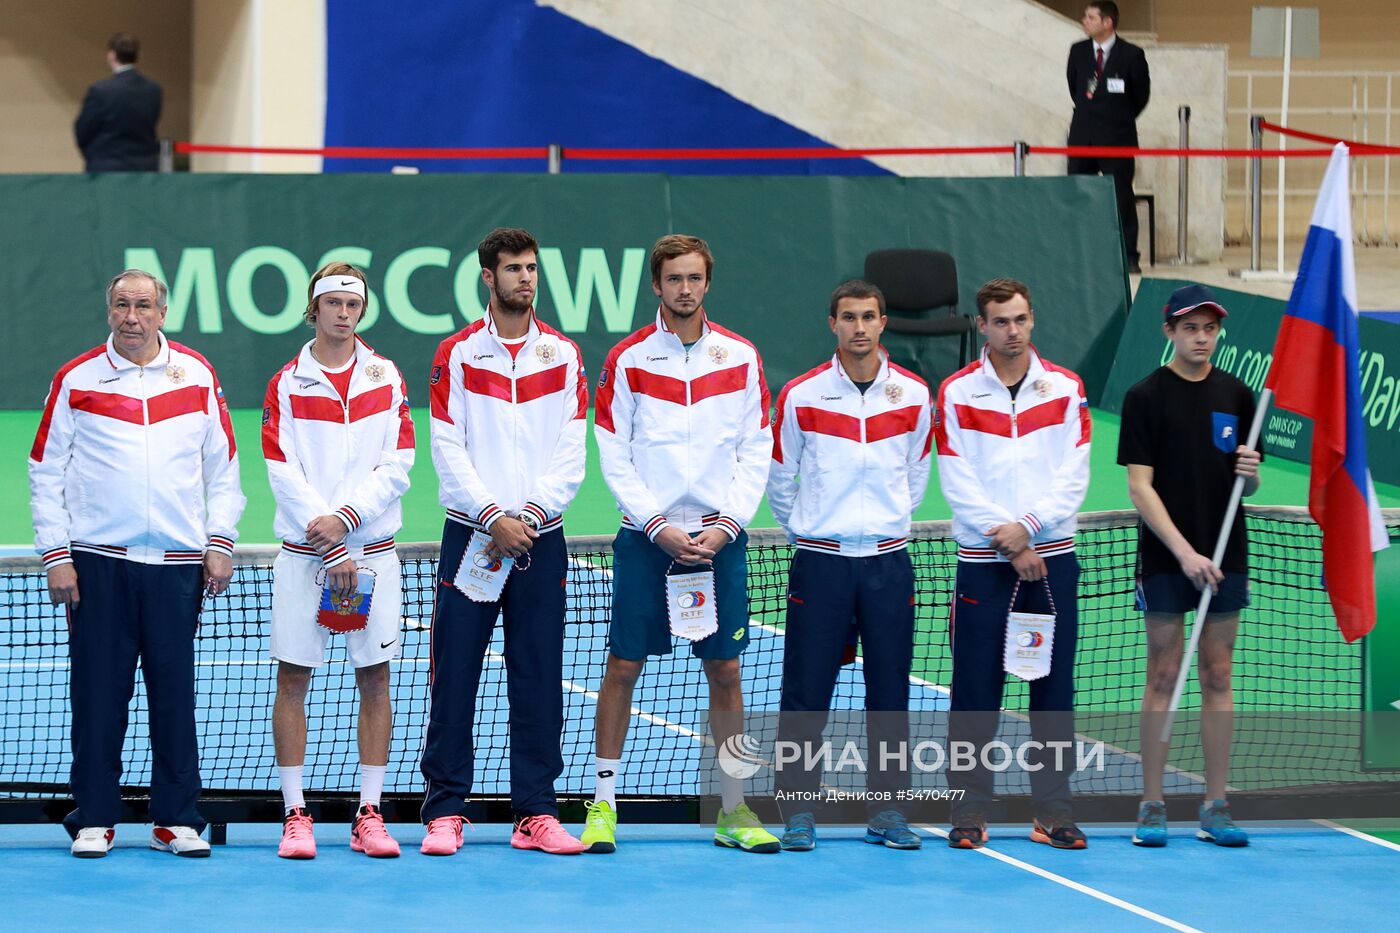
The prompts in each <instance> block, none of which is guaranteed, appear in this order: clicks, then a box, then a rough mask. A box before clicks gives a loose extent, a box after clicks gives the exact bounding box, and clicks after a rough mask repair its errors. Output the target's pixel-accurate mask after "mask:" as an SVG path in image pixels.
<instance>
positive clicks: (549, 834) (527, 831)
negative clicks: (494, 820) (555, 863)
mask: <svg viewBox="0 0 1400 933" xmlns="http://www.w3.org/2000/svg"><path fill="white" fill-rule="evenodd" d="M510 844H511V846H512V847H514V848H516V849H539V850H540V851H541V852H548V853H549V854H550V855H578V854H579V853H580V852H582V851H583V850H584V845H583V843H581V842H579V841H578V840H577V839H575V838H574V837H573V836H570V835H569V831H568V830H567V829H565V828H564V827H563V826H561V825H559V820H558V819H557V818H555V817H552V816H548V815H546V814H543V813H541V814H539V815H537V816H527V817H525V818H524V819H522V820H520V821H519V822H517V823H516V824H515V832H513V833H511V835H510Z"/></svg>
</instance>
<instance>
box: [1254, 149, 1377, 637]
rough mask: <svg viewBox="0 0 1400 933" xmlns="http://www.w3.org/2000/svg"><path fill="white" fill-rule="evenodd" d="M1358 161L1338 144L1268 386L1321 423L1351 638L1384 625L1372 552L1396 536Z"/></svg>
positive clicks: (1314, 503)
mask: <svg viewBox="0 0 1400 933" xmlns="http://www.w3.org/2000/svg"><path fill="white" fill-rule="evenodd" d="M1349 163H1350V156H1349V153H1348V151H1347V147H1346V146H1345V145H1344V144H1342V143H1338V144H1337V145H1336V146H1335V147H1334V148H1333V150H1332V160H1331V162H1329V163H1328V166H1327V175H1326V177H1324V178H1323V181H1322V190H1321V191H1320V192H1318V196H1317V206H1316V207H1314V208H1313V216H1312V225H1311V226H1310V227H1309V228H1308V239H1307V242H1306V244H1305V245H1304V246H1303V258H1302V259H1301V260H1300V261H1299V263H1298V278H1297V280H1296V281H1295V282H1294V284H1293V294H1292V296H1291V297H1290V298H1289V299H1288V310H1287V312H1286V313H1285V314H1284V317H1283V324H1282V325H1281V326H1280V327H1279V332H1278V340H1277V341H1276V342H1275V344H1274V361H1273V366H1272V367H1271V368H1270V369H1269V376H1268V379H1267V380H1266V382H1265V388H1268V389H1272V390H1273V392H1274V400H1275V402H1276V403H1277V404H1278V405H1279V406H1280V407H1282V408H1286V409H1288V410H1289V411H1293V412H1297V413H1298V414H1300V415H1303V416H1304V417H1307V418H1311V419H1312V422H1313V441H1312V473H1311V479H1310V482H1309V489H1308V511H1309V512H1311V513H1312V517H1313V520H1314V521H1316V522H1317V524H1318V526H1319V527H1320V528H1321V529H1322V573H1323V578H1324V579H1325V580H1326V581H1327V595H1328V598H1329V599H1330V600H1331V601H1332V610H1333V612H1334V613H1335V614H1336V616H1337V627H1338V628H1340V629H1341V631H1342V637H1344V638H1345V639H1346V640H1347V641H1349V642H1350V641H1355V640H1356V639H1358V638H1360V637H1361V636H1363V635H1365V634H1366V633H1367V632H1369V631H1371V629H1372V628H1374V627H1375V624H1376V578H1375V569H1374V561H1373V560H1372V557H1371V555H1372V553H1373V552H1375V551H1379V550H1381V549H1382V548H1384V547H1386V546H1387V544H1388V543H1389V542H1388V539H1387V535H1386V530H1385V524H1384V523H1383V522H1382V521H1381V514H1380V506H1379V505H1378V504H1377V502H1376V491H1375V488H1374V486H1373V485H1372V483H1371V471H1370V470H1369V469H1368V468H1367V466H1366V434H1365V426H1364V424H1363V423H1362V419H1361V373H1360V367H1359V365H1358V356H1357V354H1358V351H1359V348H1360V347H1359V344H1360V338H1359V336H1358V327H1357V308H1356V266H1355V260H1354V257H1353V255H1352V245H1351V194H1350V189H1349V187H1348V180H1347V176H1348V167H1349Z"/></svg>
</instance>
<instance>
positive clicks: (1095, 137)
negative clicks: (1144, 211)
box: [1066, 0, 1152, 272]
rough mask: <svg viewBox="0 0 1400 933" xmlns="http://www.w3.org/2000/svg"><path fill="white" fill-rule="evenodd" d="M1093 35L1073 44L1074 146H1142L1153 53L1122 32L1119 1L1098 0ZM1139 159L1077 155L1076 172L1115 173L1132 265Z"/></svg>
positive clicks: (1089, 15)
mask: <svg viewBox="0 0 1400 933" xmlns="http://www.w3.org/2000/svg"><path fill="white" fill-rule="evenodd" d="M1080 25H1082V26H1083V27H1084V34H1085V35H1087V36H1088V37H1089V38H1087V39H1085V40H1084V41H1083V42H1076V43H1075V44H1074V45H1072V46H1070V47H1069V65H1068V67H1067V69H1066V72H1067V76H1068V78H1069V96H1070V99H1071V100H1073V101H1074V117H1073V119H1071V120H1070V124H1069V144H1070V145H1071V146H1136V145H1137V144H1138V136H1137V117H1138V114H1140V113H1142V111H1143V108H1145V107H1146V106H1147V98H1148V95H1149V94H1150V92H1151V90H1152V81H1151V77H1150V76H1149V75H1148V73H1147V56H1146V55H1145V54H1143V51H1142V49H1141V48H1139V47H1138V46H1136V45H1133V44H1132V43H1131V42H1128V41H1127V40H1125V39H1122V38H1120V37H1119V36H1118V4H1116V3H1114V2H1113V0H1096V2H1093V3H1090V4H1089V5H1088V6H1087V7H1086V8H1085V10H1084V17H1083V19H1081V20H1080ZM1133 170H1134V165H1133V160H1132V159H1099V158H1074V157H1071V158H1070V160H1069V173H1070V174H1071V175H1097V174H1099V173H1100V172H1102V173H1103V174H1105V175H1112V176H1113V187H1114V191H1115V193H1116V194H1117V196H1118V217H1119V219H1120V220H1121V221H1122V223H1123V243H1124V245H1125V246H1126V247H1127V250H1128V269H1129V271H1131V272H1141V271H1142V270H1141V269H1140V268H1139V266H1138V222H1137V206H1136V204H1135V203H1134V202H1133Z"/></svg>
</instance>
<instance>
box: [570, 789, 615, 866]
mask: <svg viewBox="0 0 1400 933" xmlns="http://www.w3.org/2000/svg"><path fill="white" fill-rule="evenodd" d="M583 808H584V809H585V810H587V811H588V818H587V819H586V820H584V823H583V835H582V836H579V837H578V840H579V842H581V843H583V845H584V849H583V851H585V852H588V853H591V854H593V855H606V854H607V853H609V852H615V851H617V811H616V810H614V809H613V808H612V804H610V803H608V802H607V801H606V800H599V801H597V802H596V803H585V804H584V805H583Z"/></svg>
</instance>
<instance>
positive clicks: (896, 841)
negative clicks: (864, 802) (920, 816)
mask: <svg viewBox="0 0 1400 933" xmlns="http://www.w3.org/2000/svg"><path fill="white" fill-rule="evenodd" d="M865 841H866V842H868V843H870V844H871V845H877V846H884V847H885V848H887V849H922V848H923V847H924V840H923V839H921V838H920V837H919V834H918V833H916V832H914V831H913V830H912V829H910V828H909V821H908V820H907V819H905V818H904V814H903V813H900V812H899V811H898V810H883V811H881V812H879V813H877V814H875V816H873V817H871V819H870V822H869V823H868V824H867V825H866V827H865Z"/></svg>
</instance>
